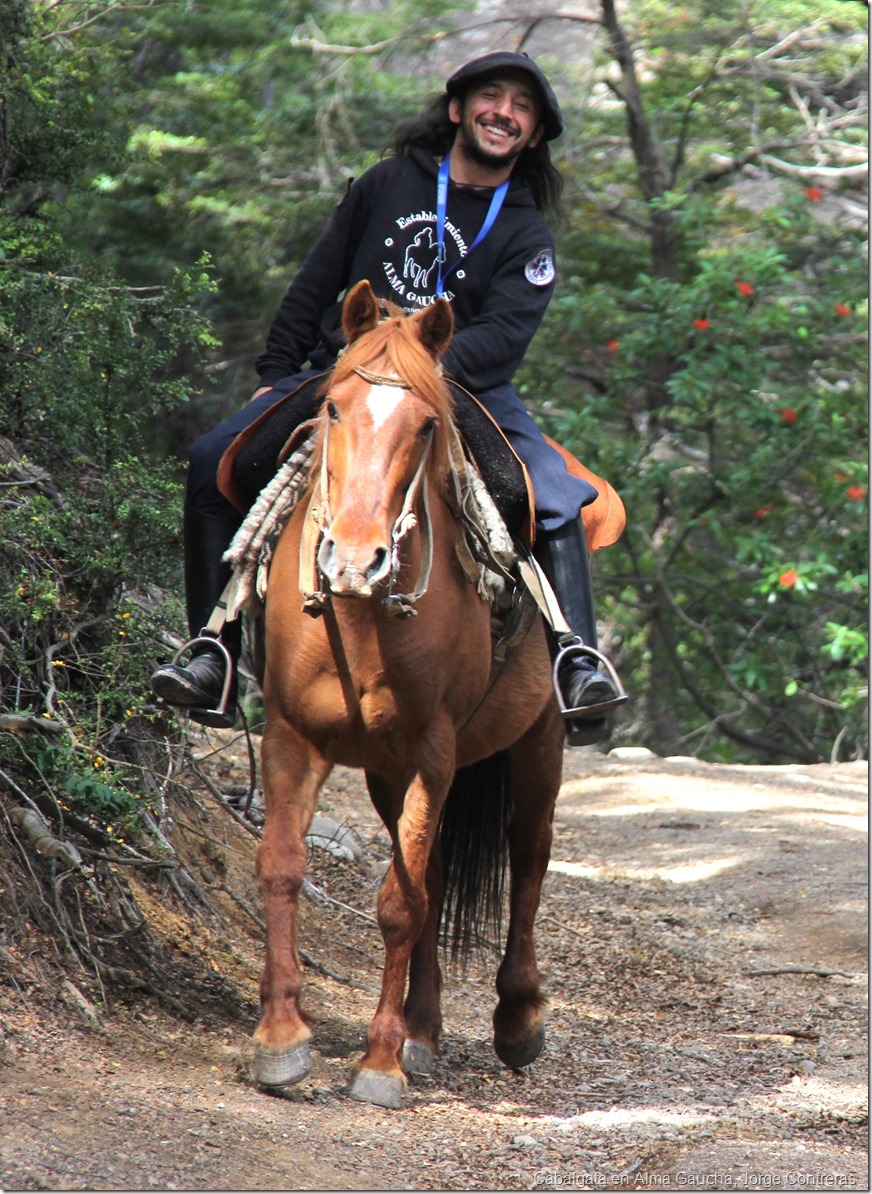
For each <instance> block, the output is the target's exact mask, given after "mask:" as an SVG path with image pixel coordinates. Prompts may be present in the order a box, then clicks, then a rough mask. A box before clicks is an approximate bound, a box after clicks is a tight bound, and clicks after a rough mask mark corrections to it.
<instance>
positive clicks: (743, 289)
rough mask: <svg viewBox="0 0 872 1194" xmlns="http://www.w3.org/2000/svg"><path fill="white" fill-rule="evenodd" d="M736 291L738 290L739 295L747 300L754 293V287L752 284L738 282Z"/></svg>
mask: <svg viewBox="0 0 872 1194" xmlns="http://www.w3.org/2000/svg"><path fill="white" fill-rule="evenodd" d="M736 290H738V292H739V294H744V295H745V297H746V298H750V296H751V295H752V294H753V293H754V287H753V286H752V285H751V283H750V282H737V283H736Z"/></svg>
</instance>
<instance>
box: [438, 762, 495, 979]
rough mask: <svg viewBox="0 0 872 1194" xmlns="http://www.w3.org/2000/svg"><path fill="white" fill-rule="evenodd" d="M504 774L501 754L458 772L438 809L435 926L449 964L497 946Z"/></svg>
mask: <svg viewBox="0 0 872 1194" xmlns="http://www.w3.org/2000/svg"><path fill="white" fill-rule="evenodd" d="M509 772H510V765H509V756H508V753H507V752H506V751H500V752H499V753H497V754H495V755H491V756H490V757H489V758H486V759H482V760H481V761H480V762H478V763H473V764H472V765H471V766H469V767H461V768H460V769H459V770H458V771H456V772H455V775H454V781H453V783H452V785H451V788H450V790H449V792H448V798H447V800H446V801H445V806H444V808H443V810H442V819H441V821H440V823H439V837H438V846H439V848H440V850H441V855H442V875H443V895H442V907H441V911H440V925H441V928H442V933H443V944H444V946H445V949H446V951H448V952H450V955H451V959H452V961H453V962H458V961H460V962H461V963H462V964H465V963H466V962H467V961H468V959H469V955H470V953H471V952H472V948H473V946H477V947H479V948H481V947H482V946H486V945H488V944H491V943H496V945H497V947H499V945H500V943H501V941H502V919H503V896H504V892H505V880H506V869H507V864H508V858H509V847H508V825H509V818H510V816H511V811H512V798H511V788H510V784H509Z"/></svg>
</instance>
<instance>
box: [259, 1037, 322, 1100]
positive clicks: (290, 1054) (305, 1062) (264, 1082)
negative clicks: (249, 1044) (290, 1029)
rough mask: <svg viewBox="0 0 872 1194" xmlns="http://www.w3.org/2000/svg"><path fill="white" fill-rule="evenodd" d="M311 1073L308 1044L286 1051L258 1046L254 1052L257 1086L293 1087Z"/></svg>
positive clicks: (294, 1046)
mask: <svg viewBox="0 0 872 1194" xmlns="http://www.w3.org/2000/svg"><path fill="white" fill-rule="evenodd" d="M311 1072H312V1054H311V1052H310V1050H309V1042H308V1041H303V1042H302V1043H301V1044H299V1045H291V1046H290V1047H289V1048H287V1049H268V1048H267V1047H266V1045H258V1046H257V1047H256V1048H255V1051H254V1077H255V1080H256V1081H257V1084H258V1086H264V1087H267V1088H269V1087H277V1086H293V1085H294V1083H295V1082H302V1080H303V1079H304V1078H307V1077H308V1076H309V1074H311Z"/></svg>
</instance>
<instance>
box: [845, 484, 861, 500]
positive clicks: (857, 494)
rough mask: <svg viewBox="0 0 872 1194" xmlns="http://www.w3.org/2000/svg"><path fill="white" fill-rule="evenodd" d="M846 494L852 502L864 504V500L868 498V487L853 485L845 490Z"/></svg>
mask: <svg viewBox="0 0 872 1194" xmlns="http://www.w3.org/2000/svg"><path fill="white" fill-rule="evenodd" d="M845 493H846V494H847V495H848V497H849V498H850V499H851V501H852V502H862V500H863V498H864V497H865V496H866V486H865V485H851V486H850V488H848V489H846V490H845Z"/></svg>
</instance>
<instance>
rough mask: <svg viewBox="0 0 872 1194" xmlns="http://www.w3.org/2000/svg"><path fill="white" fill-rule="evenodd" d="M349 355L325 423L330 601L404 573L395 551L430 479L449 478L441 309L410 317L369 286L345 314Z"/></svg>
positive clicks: (448, 325) (329, 396) (446, 332)
mask: <svg viewBox="0 0 872 1194" xmlns="http://www.w3.org/2000/svg"><path fill="white" fill-rule="evenodd" d="M343 327H344V330H345V336H346V341H347V348H346V349H345V351H344V353H343V354H342V356H341V357H340V360H339V361H338V362H337V365H336V367H335V369H334V371H333V373H332V374H331V377H330V380H329V382H328V385H327V389H326V395H325V402H324V408H323V414H322V420H323V431H322V455H323V463H322V471H321V487H322V495H321V496H322V501H323V503H324V505H325V507H326V510H327V514H326V519H325V526H324V534H323V539H322V542H321V546H320V548H319V551H318V566H319V569H320V571H321V574H322V576H323V578H324V581H325V583H326V585H327V587H328V588H329V590H330V592H331V593H333V594H334V595H335V596H344V597H361V598H368V597H372V596H373V595H374V593H375V592H376V590H378V589H379V588H380V587H383V586H385V585H386V584H387V583H388V582H389V581H390V578H391V577H392V576H393V575H394V574H395V573H396V572H397V570H398V569H399V567H400V560H399V551H398V545H399V541H400V539H401V538H403V536H404V535H405V534H406V532H407V531H408V530H409V529H411V527H412V526H414V525H415V524H416V522H417V516H416V514H415V509H416V506H417V505H418V503H419V501H420V502H421V503H422V504H423V505H424V506H425V507H426V504H427V500H428V499H427V486H428V479H429V477H430V476H431V475H437V474H439V473H441V475H442V476H445V475H447V472H448V467H449V466H448V453H447V446H446V443H447V440H446V435H445V428H446V425H447V423H448V421H449V420H450V418H451V399H450V395H449V393H448V390H447V387H446V386H445V384H444V382H443V381H442V378H441V375H440V371H439V369H438V367H437V366H438V360H439V357H440V356H441V354H442V353H443V352H444V351H445V349H446V348H447V347H448V345H449V343H450V341H451V336H452V334H453V330H454V317H453V315H452V312H451V307H450V306H449V304H448V303H447V302H446V301H445V300H444V299H437V300H436V301H435V302H434V303H433V304H432V305H431V306H429V307H426V308H424V309H423V310H422V311H419V312H416V313H415V314H414V315H410V316H407V315H405V314H404V313H403V312H402V311H401V310H400V309H399V308H397V307H395V306H393V305H392V304H386V303H380V302H379V300H378V299H377V298H376V296H375V294H374V292H373V290H372V287H371V286H370V285H369V283H368V282H360V283H358V285H357V286H355V287H354V288H353V289H352V290H351V291H350V292H349V294H348V297H347V298H346V300H345V306H344V309H343Z"/></svg>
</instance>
